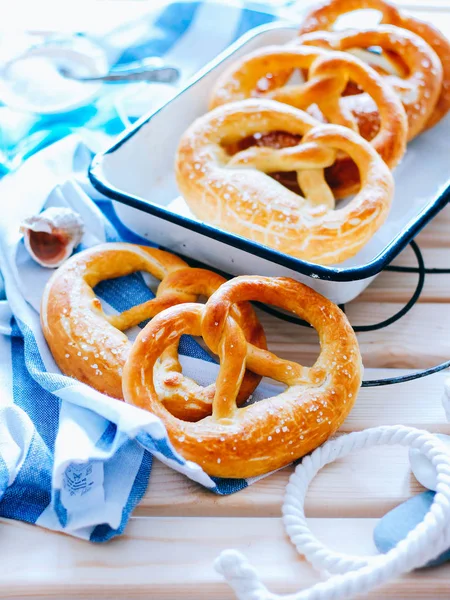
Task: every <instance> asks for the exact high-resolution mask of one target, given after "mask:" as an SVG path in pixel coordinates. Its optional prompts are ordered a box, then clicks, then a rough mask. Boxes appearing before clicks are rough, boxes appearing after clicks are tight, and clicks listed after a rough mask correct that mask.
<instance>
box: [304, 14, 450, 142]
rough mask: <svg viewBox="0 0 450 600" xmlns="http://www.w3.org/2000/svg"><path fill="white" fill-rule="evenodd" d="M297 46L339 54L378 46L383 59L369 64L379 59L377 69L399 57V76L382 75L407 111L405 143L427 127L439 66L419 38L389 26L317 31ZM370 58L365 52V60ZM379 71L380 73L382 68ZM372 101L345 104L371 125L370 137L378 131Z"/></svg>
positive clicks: (439, 81) (438, 83) (348, 99)
mask: <svg viewBox="0 0 450 600" xmlns="http://www.w3.org/2000/svg"><path fill="white" fill-rule="evenodd" d="M298 43H300V44H311V45H314V46H316V45H318V46H322V47H324V48H329V49H332V50H342V51H354V49H355V48H356V49H358V48H363V49H364V48H369V47H373V46H378V47H381V49H382V50H383V55H382V56H381V57H378V55H374V58H370V59H369V60H376V58H377V57H378V60H379V64H380V65H383V60H384V59H385V57H387V59H388V60H390V61H391V64H392V56H396V57H400V59H401V63H402V65H401V67H402V69H401V70H400V68H398V69H396V70H397V71H398V72H399V73H400V74H399V75H397V74H385V80H386V81H387V83H389V84H390V85H391V86H392V87H393V88H394V90H395V92H396V93H397V94H398V95H399V96H400V99H401V101H402V103H403V106H404V108H405V110H406V115H407V117H408V140H411V139H413V138H414V137H415V136H416V135H417V134H418V133H420V132H421V131H422V130H423V129H424V128H425V127H426V126H427V123H428V121H429V119H430V118H431V116H432V115H433V113H434V109H435V107H436V103H437V101H438V100H439V96H440V92H441V89H442V65H441V62H440V60H439V57H438V56H437V54H436V53H435V52H434V50H433V49H432V48H431V47H430V46H429V45H428V44H427V43H426V42H425V41H424V40H423V39H422V38H420V37H419V36H418V35H416V34H414V33H411V32H410V31H407V30H406V29H401V28H399V27H395V26H392V25H380V26H379V27H376V28H373V29H364V30H362V31H354V30H351V31H348V30H345V31H333V32H326V31H319V32H316V33H310V34H306V35H303V36H301V37H300V38H299V40H298ZM370 54H371V53H369V52H367V53H366V56H370ZM372 55H373V53H372ZM388 68H389V67H388ZM379 69H380V71H382V67H381V66H380V67H379ZM385 73H386V71H385ZM356 83H358V82H356ZM369 94H370V92H369ZM374 100H375V99H374V98H369V97H368V95H367V94H364V95H361V94H358V95H352V96H348V97H346V98H345V100H344V102H345V104H346V105H347V107H348V108H349V109H350V110H351V111H352V113H353V114H355V116H357V118H359V120H360V121H363V122H364V121H365V122H367V123H369V124H370V125H371V127H372V132H370V133H369V134H368V135H369V136H372V135H373V134H374V132H376V131H378V129H379V128H380V118H379V116H378V113H379V110H378V106H376V104H377V102H376V101H374Z"/></svg>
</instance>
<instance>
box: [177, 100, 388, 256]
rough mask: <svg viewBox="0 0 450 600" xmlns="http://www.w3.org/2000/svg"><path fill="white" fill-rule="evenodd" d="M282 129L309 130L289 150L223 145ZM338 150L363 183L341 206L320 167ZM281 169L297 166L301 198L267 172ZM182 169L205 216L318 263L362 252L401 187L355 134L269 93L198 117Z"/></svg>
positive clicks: (192, 203) (183, 182)
mask: <svg viewBox="0 0 450 600" xmlns="http://www.w3.org/2000/svg"><path fill="white" fill-rule="evenodd" d="M276 131H282V132H289V134H290V135H294V136H297V139H300V137H301V136H303V137H301V141H300V142H297V143H296V145H294V146H293V147H290V148H283V149H272V148H260V147H251V148H248V149H247V150H243V151H241V152H238V153H237V154H235V155H234V156H230V154H228V152H227V151H226V149H225V148H224V145H225V146H226V145H230V144H236V143H237V142H239V140H242V139H243V138H244V139H245V138H246V137H248V136H253V135H255V134H257V133H260V134H261V132H269V133H270V132H276ZM336 151H343V152H345V153H347V154H348V155H349V156H350V158H351V159H352V160H354V161H355V163H356V164H357V166H358V169H359V171H360V176H361V189H360V191H359V192H358V194H357V195H356V196H355V197H354V198H353V199H352V200H351V201H350V202H349V203H348V204H347V206H345V207H344V208H340V210H336V211H334V210H333V208H334V197H333V194H332V192H331V190H330V188H329V186H328V185H327V183H326V182H325V180H324V173H323V169H324V168H325V167H329V166H330V165H332V164H333V163H334V160H335V156H336ZM274 171H288V172H289V171H297V177H298V182H299V185H300V188H301V189H302V191H303V194H304V197H302V196H299V195H297V194H295V193H293V192H291V191H289V190H287V189H286V188H285V187H284V186H282V185H280V184H279V183H277V182H276V181H275V180H274V179H272V178H271V177H268V176H267V175H266V173H271V172H274ZM176 176H177V182H178V187H179V189H180V191H181V193H182V195H183V197H184V199H185V200H186V202H187V204H188V205H189V207H190V208H191V210H192V211H193V212H194V214H197V215H199V216H201V218H202V219H203V220H204V221H206V222H208V223H211V224H213V225H217V226H218V227H221V228H223V229H227V230H228V231H231V232H232V233H235V234H238V235H241V236H243V237H246V238H249V239H252V240H254V241H256V242H258V243H261V244H264V245H267V246H271V247H272V248H275V249H276V250H278V251H280V252H285V253H286V254H290V255H292V256H296V257H298V258H302V259H305V260H308V261H311V262H315V263H319V264H332V263H338V262H341V261H343V260H345V259H347V258H349V257H351V256H353V255H354V254H356V253H357V252H358V250H359V249H360V248H361V247H362V246H363V245H364V244H365V243H366V242H367V241H368V240H369V239H370V237H371V236H372V235H373V234H374V233H375V231H376V230H377V229H378V228H379V227H380V226H381V224H382V223H383V221H384V219H385V218H386V216H387V213H388V211H389V207H390V203H391V200H392V195H393V189H394V183H393V179H392V174H391V172H390V171H389V168H388V167H387V166H386V164H385V163H384V162H383V160H382V159H381V157H380V156H379V155H378V154H377V152H376V151H375V150H374V149H373V148H372V146H371V145H370V144H369V142H366V141H365V140H363V139H362V138H361V137H360V136H359V135H358V134H356V133H355V132H353V131H351V130H350V129H348V128H345V127H340V126H339V125H323V124H320V123H319V122H318V121H317V120H316V119H314V118H313V117H312V116H310V115H308V114H307V113H305V112H303V111H301V110H298V109H296V108H293V107H291V106H288V105H287V104H281V103H280V102H275V101H273V100H264V99H255V100H242V101H239V102H232V103H229V104H225V105H223V106H220V107H218V108H215V109H214V110H212V111H211V112H209V113H207V114H206V115H204V116H202V117H200V119H198V120H197V121H196V122H194V124H193V125H191V127H190V128H189V129H188V130H187V132H186V133H185V134H184V135H183V137H182V139H181V141H180V145H179V147H178V152H177V158H176Z"/></svg>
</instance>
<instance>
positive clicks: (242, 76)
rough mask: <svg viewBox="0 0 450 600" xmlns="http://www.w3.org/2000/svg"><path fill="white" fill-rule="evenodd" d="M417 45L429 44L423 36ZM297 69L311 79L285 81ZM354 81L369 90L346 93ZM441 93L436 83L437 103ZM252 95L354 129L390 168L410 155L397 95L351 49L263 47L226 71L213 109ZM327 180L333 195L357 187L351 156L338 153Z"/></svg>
mask: <svg viewBox="0 0 450 600" xmlns="http://www.w3.org/2000/svg"><path fill="white" fill-rule="evenodd" d="M409 35H411V34H409ZM417 43H418V44H422V45H426V44H424V42H423V41H422V40H421V39H420V38H417ZM430 51H431V50H430ZM431 52H432V51H431ZM433 54H434V53H433ZM435 58H436V60H437V61H438V59H437V57H435ZM295 70H302V71H303V70H306V71H307V73H308V76H307V80H306V81H304V82H302V83H299V84H292V85H285V84H286V83H287V81H288V79H289V77H290V75H291V74H292V73H293V72H294V71H295ZM349 82H352V83H353V84H356V85H358V86H359V88H360V89H361V90H363V91H364V92H366V93H365V94H358V95H357V96H347V97H344V98H343V97H341V96H342V94H343V93H344V92H345V90H346V89H347V85H348V84H349ZM438 84H439V86H440V80H439V82H438ZM438 93H439V89H438V87H436V95H435V98H434V102H436V99H437V94H438ZM251 97H260V98H270V99H272V100H277V101H279V102H284V103H286V104H289V105H291V106H295V107H296V108H299V109H303V110H307V109H309V111H310V112H311V111H312V114H313V115H314V116H316V117H318V118H319V119H320V120H322V121H323V120H326V121H328V122H330V123H336V124H338V125H343V126H345V127H350V128H351V129H353V130H354V131H357V132H359V133H361V134H362V135H363V137H365V138H366V139H368V140H370V141H371V144H372V145H373V147H374V148H375V150H376V151H377V152H378V153H379V154H380V155H381V157H382V158H383V160H384V161H385V163H386V164H387V165H388V166H389V167H390V168H391V169H392V168H394V167H395V166H396V165H397V164H398V163H399V162H400V160H401V158H402V157H403V154H404V153H405V149H406V139H407V127H408V126H407V120H406V116H405V111H404V109H403V107H402V104H401V102H400V100H399V98H398V96H397V94H396V93H395V92H394V90H393V89H392V88H391V86H390V85H389V84H388V83H387V82H385V81H384V80H383V78H382V76H381V75H379V74H378V73H376V71H374V69H372V68H371V67H369V66H368V65H366V64H365V63H364V62H363V61H361V60H359V59H358V58H356V57H354V56H351V55H350V54H348V53H345V52H327V51H325V50H323V49H320V48H313V47H308V46H293V45H287V46H269V47H264V48H261V49H259V50H256V51H255V52H252V53H249V54H247V55H245V56H244V57H242V58H240V59H239V60H238V61H236V62H235V63H233V65H231V67H230V68H229V69H228V70H226V71H225V72H224V73H223V74H222V76H221V77H220V78H219V79H218V81H217V82H216V85H215V87H214V89H213V92H212V96H211V100H210V107H211V108H214V107H216V106H220V105H222V104H225V103H227V102H231V101H236V100H242V99H245V98H251ZM363 97H364V98H368V99H369V101H370V102H371V104H370V109H371V112H374V113H375V116H373V115H372V114H369V115H368V114H367V113H366V111H365V106H364V105H361V100H360V99H362V98H363ZM355 99H356V103H355ZM349 102H350V103H351V104H349ZM358 104H359V107H358ZM433 106H434V105H432V106H431V109H430V110H432V108H433ZM421 109H422V105H420V110H421ZM428 114H429V113H428ZM426 116H427V115H425V117H426ZM374 124H375V126H376V127H374V126H373V125H374ZM327 180H328V182H329V183H330V185H331V187H332V189H333V192H334V195H335V196H336V197H339V198H343V197H345V196H348V195H349V194H351V193H355V192H356V191H357V190H358V187H359V173H358V169H357V167H356V165H355V163H354V162H353V161H352V160H351V159H350V158H349V157H348V156H341V157H337V160H336V162H335V163H334V164H333V166H332V167H331V168H330V169H328V171H327Z"/></svg>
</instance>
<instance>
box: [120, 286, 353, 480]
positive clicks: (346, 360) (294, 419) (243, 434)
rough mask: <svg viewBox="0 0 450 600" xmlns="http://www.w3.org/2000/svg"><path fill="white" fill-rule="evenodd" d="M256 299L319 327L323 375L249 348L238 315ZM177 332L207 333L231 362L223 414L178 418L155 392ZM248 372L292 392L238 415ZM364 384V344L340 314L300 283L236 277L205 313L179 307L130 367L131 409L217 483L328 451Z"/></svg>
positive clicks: (221, 385) (158, 322) (224, 364)
mask: <svg viewBox="0 0 450 600" xmlns="http://www.w3.org/2000/svg"><path fill="white" fill-rule="evenodd" d="M247 300H257V301H260V302H264V303H269V304H273V305H276V306H279V307H282V308H284V309H286V310H289V311H291V312H293V313H295V314H296V315H297V316H298V317H300V318H302V319H306V320H307V321H309V322H310V323H311V324H312V325H313V326H314V327H315V328H316V329H317V331H318V334H319V338H320V344H321V352H320V355H319V358H318V359H317V361H316V363H315V364H314V366H313V367H311V368H310V369H308V368H305V367H301V366H300V365H298V364H296V363H294V362H290V361H285V360H282V359H279V358H278V357H276V356H274V355H273V354H271V353H270V352H267V351H263V350H258V349H257V348H255V347H253V346H251V345H250V344H247V342H245V340H244V338H243V336H242V332H241V330H240V328H239V327H238V326H236V323H235V322H234V320H233V319H232V318H231V316H230V315H231V313H230V310H231V307H232V306H233V304H234V303H235V302H242V301H247ZM161 332H162V333H161ZM168 332H172V334H173V335H177V336H180V335H182V334H183V333H191V334H194V335H200V334H201V335H202V336H203V338H204V340H205V342H206V343H207V345H208V346H209V348H210V349H211V350H213V351H216V352H218V353H219V355H220V358H221V368H220V373H219V376H218V378H217V382H216V390H217V391H216V396H215V398H214V401H213V414H212V416H210V417H206V418H205V419H203V420H201V421H198V422H197V423H187V422H185V421H182V420H180V419H177V418H176V417H174V416H173V415H172V414H170V412H169V411H168V410H167V409H166V408H165V407H164V406H163V404H161V402H160V400H159V398H158V394H157V392H156V389H155V385H154V378H153V365H154V364H155V362H156V361H157V359H158V357H159V356H160V355H161V354H162V353H163V352H164V350H165V348H166V347H167V344H168V343H170V340H169V339H168ZM245 364H246V365H247V367H248V368H251V369H252V370H254V371H255V372H257V373H259V374H261V375H268V376H270V377H272V378H274V379H277V380H278V381H282V382H284V383H286V384H287V386H288V387H287V389H286V390H285V391H284V392H282V393H280V394H279V395H278V396H274V397H272V398H266V399H264V400H261V401H259V402H257V403H254V404H252V405H249V406H247V407H244V408H237V407H236V406H235V404H234V403H233V397H235V395H236V389H237V387H238V386H239V381H240V377H241V376H242V372H243V369H244V367H245ZM361 377H362V364H361V356H360V353H359V348H358V343H357V340H356V336H355V334H354V332H353V330H352V328H351V326H350V324H349V322H348V320H347V318H346V316H345V315H344V313H343V312H342V311H341V310H340V309H339V308H338V307H337V306H336V305H334V304H333V303H332V302H330V301H329V300H327V299H326V298H324V297H323V296H321V295H320V294H318V293H317V292H315V291H314V290H312V289H310V288H308V287H307V286H305V285H302V284H301V283H298V282H296V281H294V280H292V279H285V278H269V277H258V276H254V277H236V278H235V279H233V280H231V281H229V282H227V283H226V284H224V285H223V286H221V288H220V289H219V290H218V291H217V292H216V293H215V294H213V296H212V297H211V298H210V299H209V301H208V302H207V304H206V305H205V306H201V305H198V304H184V305H179V306H177V307H173V308H170V309H168V310H166V311H164V312H163V313H161V314H160V315H158V316H157V317H155V319H153V320H152V321H151V322H150V323H149V324H148V325H147V326H146V327H145V329H144V330H143V331H142V332H141V333H140V335H139V336H138V338H137V340H136V342H135V344H134V346H133V348H132V350H131V352H130V354H129V357H128V360H127V363H126V365H125V369H124V376H123V391H124V396H125V399H126V401H127V402H130V403H132V404H135V405H137V406H139V407H141V408H144V409H146V410H149V411H151V412H152V413H154V414H156V415H157V416H158V417H160V418H161V420H162V421H163V422H164V424H165V426H166V428H167V431H168V434H169V437H170V439H171V442H172V444H173V445H174V447H175V449H176V450H178V451H179V452H180V454H181V455H182V456H183V457H184V458H186V459H188V460H192V461H195V462H196V463H198V464H199V465H201V466H202V468H203V469H204V470H205V471H206V472H207V473H208V474H210V475H212V476H216V477H238V478H243V477H253V476H257V475H261V474H263V473H267V472H270V471H272V470H274V469H278V468H280V467H283V466H285V465H287V464H289V463H290V462H292V461H293V460H295V459H298V458H300V457H301V456H304V455H305V454H307V453H308V452H311V451H312V450H313V449H314V448H316V447H317V446H319V445H320V444H322V443H323V442H324V441H325V440H326V439H327V438H328V437H329V436H330V435H332V434H333V433H334V432H335V431H336V430H337V429H338V428H339V427H340V425H341V424H342V423H343V421H344V420H345V418H346V416H347V415H348V413H349V412H350V410H351V408H352V406H353V404H354V402H355V399H356V396H357V394H358V390H359V387H360V384H361Z"/></svg>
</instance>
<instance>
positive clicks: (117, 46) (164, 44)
mask: <svg viewBox="0 0 450 600" xmlns="http://www.w3.org/2000/svg"><path fill="white" fill-rule="evenodd" d="M239 4H240V3H239V0H238V2H237V3H236V2H234V3H232V4H231V5H227V3H224V4H223V5H219V4H215V5H214V4H211V3H210V2H201V1H200V2H199V1H197V2H174V3H172V4H168V5H167V6H165V7H164V8H161V7H160V8H158V9H155V10H153V11H151V9H150V6H151V5H150V6H149V11H150V12H149V13H148V16H147V17H146V18H144V19H142V20H140V22H139V24H138V26H137V25H136V24H135V23H133V22H131V23H126V15H124V20H125V24H124V25H123V27H121V29H120V30H119V31H112V32H110V33H109V34H108V35H106V36H105V37H104V38H102V39H91V40H90V41H91V42H93V43H95V44H96V45H97V46H98V47H99V49H102V50H103V51H104V52H105V54H106V57H107V60H108V62H109V64H110V66H111V67H114V66H121V67H123V66H126V64H127V63H131V62H134V61H136V60H140V59H143V58H145V57H149V56H161V57H167V59H168V60H169V61H170V62H172V63H175V64H176V65H177V66H181V71H182V73H181V75H182V80H181V82H180V83H181V84H182V83H183V82H184V81H185V80H186V79H187V78H189V76H190V75H191V74H192V72H193V71H196V70H198V68H199V67H200V66H201V65H202V64H204V63H206V62H207V61H208V60H210V59H211V58H213V57H214V55H215V54H217V52H218V51H220V50H222V49H224V47H226V46H227V45H228V44H229V43H231V42H232V41H234V40H235V39H237V38H238V37H240V36H241V35H242V34H243V33H245V32H246V31H248V30H249V29H251V28H253V27H256V26H258V25H262V24H264V23H268V22H270V21H272V20H273V19H274V15H273V14H272V13H271V12H270V6H269V4H266V3H255V2H248V3H244V0H242V3H241V4H242V6H241V7H239ZM244 4H245V5H244ZM288 4H290V2H289V1H288V0H287V1H286V3H283V5H288ZM247 5H250V6H251V7H252V8H248V6H247ZM277 5H278V6H280V3H277ZM218 32H221V35H218ZM189 35H194V36H196V37H197V39H199V40H200V45H201V46H202V47H201V48H200V49H199V48H193V55H192V56H190V55H189V53H188V55H187V56H186V55H185V51H186V48H185V47H184V46H182V45H181V46H180V52H179V51H178V49H177V46H178V45H180V41H182V40H183V38H187V37H188V36H189ZM214 37H217V38H218V39H219V40H220V39H221V37H223V40H224V43H223V44H222V47H219V48H218V47H216V46H215V44H210V42H212V41H213V38H214ZM50 41H51V40H50ZM124 41H126V43H127V47H126V48H123V47H122V46H121V44H123V42H124ZM0 42H1V38H0ZM63 42H64V39H63V40H62V41H59V38H58V39H57V41H56V43H63ZM203 42H204V43H203ZM68 43H70V40H68ZM194 52H195V55H194ZM199 61H200V62H199ZM0 67H1V64H0ZM143 87H145V84H131V85H130V84H127V85H117V84H115V85H111V84H105V85H104V86H103V87H102V91H101V94H100V95H99V96H98V97H97V98H96V99H95V100H94V101H93V102H92V103H91V104H89V105H87V106H83V107H81V108H78V109H76V110H73V111H71V112H68V113H66V114H64V115H49V116H38V115H32V114H27V113H22V112H18V111H15V110H12V109H11V108H9V107H7V106H1V104H0V176H1V175H2V174H5V173H7V172H9V171H11V170H14V169H16V168H17V167H18V166H19V165H20V164H21V163H22V161H23V160H25V159H26V158H27V157H28V156H30V155H32V154H34V153H35V152H36V151H38V150H39V149H41V148H44V147H46V146H48V145H49V144H51V143H53V142H55V141H56V140H58V139H61V138H63V137H65V136H67V135H70V134H71V133H78V134H79V135H80V136H81V137H82V138H83V139H84V140H85V141H88V140H89V141H91V138H92V134H96V135H97V137H99V135H100V134H102V135H103V136H114V135H117V134H118V133H120V132H121V131H122V130H123V129H124V126H125V125H128V124H130V123H132V122H133V121H135V120H136V119H137V118H138V117H140V116H141V114H142V112H144V111H147V110H148V109H149V108H150V106H148V103H149V102H151V101H152V96H153V95H154V96H155V97H156V98H158V97H162V98H167V97H168V96H169V95H170V94H171V93H172V90H173V88H171V87H170V86H167V85H155V84H153V85H152V86H151V89H150V88H148V86H147V88H148V90H149V97H147V95H146V94H144V97H143V101H142V102H141V103H136V102H133V101H132V100H133V96H135V95H136V91H138V92H139V94H140V93H141V92H142V89H143ZM139 94H138V95H139ZM144 106H145V108H144Z"/></svg>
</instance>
